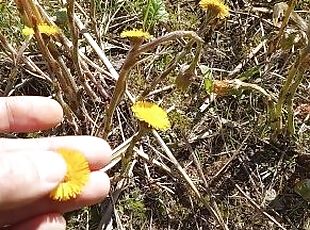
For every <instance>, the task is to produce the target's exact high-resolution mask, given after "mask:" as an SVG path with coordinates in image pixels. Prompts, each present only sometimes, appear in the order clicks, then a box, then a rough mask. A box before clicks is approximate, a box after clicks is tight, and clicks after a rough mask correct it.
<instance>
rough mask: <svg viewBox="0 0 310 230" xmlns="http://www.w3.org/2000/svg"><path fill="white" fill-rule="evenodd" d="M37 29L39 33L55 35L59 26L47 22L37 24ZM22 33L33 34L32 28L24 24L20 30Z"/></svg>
mask: <svg viewBox="0 0 310 230" xmlns="http://www.w3.org/2000/svg"><path fill="white" fill-rule="evenodd" d="M38 29H39V31H40V33H42V34H46V35H49V36H50V35H55V34H58V33H59V28H58V27H56V26H49V25H47V24H40V25H38ZM22 34H23V35H25V36H30V35H33V34H34V29H33V28H31V27H28V26H25V28H24V29H23V30H22Z"/></svg>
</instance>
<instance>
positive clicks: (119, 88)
mask: <svg viewBox="0 0 310 230" xmlns="http://www.w3.org/2000/svg"><path fill="white" fill-rule="evenodd" d="M142 42H143V40H141V41H137V42H135V43H134V44H133V46H132V48H131V50H130V51H129V53H128V55H127V57H126V60H125V62H124V64H123V66H122V69H121V71H120V73H119V78H118V80H117V82H116V85H115V89H114V92H113V96H112V99H111V102H110V106H109V108H108V109H107V114H106V118H105V121H104V130H103V133H102V137H103V138H104V139H106V138H107V137H108V134H109V132H110V130H111V124H112V120H113V114H114V112H115V109H116V106H117V105H118V103H119V102H120V100H121V98H122V97H123V95H124V92H125V90H126V83H127V77H128V73H129V71H130V69H131V67H133V66H134V65H135V64H136V62H137V57H138V55H139V52H137V48H138V47H139V46H140V44H141V43H142Z"/></svg>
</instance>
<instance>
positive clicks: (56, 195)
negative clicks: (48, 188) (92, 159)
mask: <svg viewBox="0 0 310 230" xmlns="http://www.w3.org/2000/svg"><path fill="white" fill-rule="evenodd" d="M57 152H58V153H59V154H60V155H61V156H62V157H63V158H64V160H65V162H66V164H67V174H66V176H65V178H64V179H63V181H62V182H61V183H60V184H59V185H58V186H57V188H55V189H54V190H53V191H52V192H51V193H50V197H51V198H52V199H53V200H58V201H66V200H69V199H71V198H76V197H77V195H79V194H80V193H81V192H82V189H83V188H84V186H85V184H86V183H87V181H88V179H89V175H90V169H89V165H88V162H87V160H86V158H85V156H84V155H83V154H82V153H81V152H79V151H77V150H73V149H67V148H60V149H58V150H57Z"/></svg>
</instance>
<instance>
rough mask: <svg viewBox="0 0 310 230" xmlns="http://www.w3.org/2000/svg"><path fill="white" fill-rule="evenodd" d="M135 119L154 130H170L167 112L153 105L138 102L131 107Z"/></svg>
mask: <svg viewBox="0 0 310 230" xmlns="http://www.w3.org/2000/svg"><path fill="white" fill-rule="evenodd" d="M131 109H132V111H133V113H134V115H135V117H137V118H138V119H139V120H140V121H144V122H146V123H147V124H148V125H150V126H151V127H153V128H154V129H158V130H162V131H165V130H167V129H169V128H170V126H171V125H170V122H169V119H168V115H167V112H166V111H165V110H163V109H162V108H161V107H159V106H158V105H156V104H155V103H151V102H146V101H138V102H136V103H135V104H134V105H133V106H132V107H131Z"/></svg>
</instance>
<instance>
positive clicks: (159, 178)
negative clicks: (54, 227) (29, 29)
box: [0, 0, 310, 229]
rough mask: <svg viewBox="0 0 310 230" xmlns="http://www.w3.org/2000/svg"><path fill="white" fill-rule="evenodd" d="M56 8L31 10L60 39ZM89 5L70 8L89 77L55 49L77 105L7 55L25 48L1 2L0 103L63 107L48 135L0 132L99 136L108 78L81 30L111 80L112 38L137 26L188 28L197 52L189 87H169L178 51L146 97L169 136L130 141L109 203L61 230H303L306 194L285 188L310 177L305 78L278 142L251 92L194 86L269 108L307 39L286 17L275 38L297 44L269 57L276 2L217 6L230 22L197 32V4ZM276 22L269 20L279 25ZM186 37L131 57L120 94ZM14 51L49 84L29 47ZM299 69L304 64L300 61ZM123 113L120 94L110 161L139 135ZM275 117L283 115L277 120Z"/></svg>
mask: <svg viewBox="0 0 310 230" xmlns="http://www.w3.org/2000/svg"><path fill="white" fill-rule="evenodd" d="M41 2H44V1H41ZM60 2H61V1H59V2H57V1H47V2H44V3H45V4H42V6H44V9H45V10H46V11H47V12H48V13H49V15H50V16H51V17H53V18H52V19H53V20H54V21H56V22H57V23H58V26H59V27H60V28H62V30H63V32H64V34H65V35H66V36H67V37H68V38H70V36H71V35H70V32H69V28H68V23H67V19H66V16H64V18H65V19H63V18H62V17H63V14H62V11H61V10H60V9H61V8H63V7H64V6H62V5H61V3H60ZM90 2H91V3H89V2H88V1H78V3H79V5H77V7H76V9H75V12H76V15H77V16H78V17H80V18H81V21H82V22H83V23H84V25H85V26H86V29H85V30H84V31H80V36H79V48H80V49H81V50H82V51H83V52H84V54H85V55H86V56H87V57H88V58H89V59H90V60H91V62H92V64H93V65H91V64H90V62H89V61H87V62H86V63H87V65H88V68H89V70H90V71H91V73H92V76H93V77H94V78H95V80H92V79H91V78H87V79H86V84H85V82H84V81H82V80H81V79H80V78H78V77H77V76H78V74H77V72H76V71H75V70H74V69H73V67H72V62H73V59H72V57H70V54H69V53H68V52H67V51H66V49H65V48H63V47H61V43H57V45H58V48H59V50H60V51H61V52H63V53H61V55H63V58H64V60H65V62H66V65H67V66H68V69H69V70H70V71H71V74H72V76H73V81H75V84H76V85H77V87H78V91H77V92H76V93H77V94H76V95H77V96H78V98H80V99H81V100H80V101H79V103H80V104H79V105H78V108H76V107H74V105H75V104H74V103H73V102H72V101H70V97H69V96H67V95H68V94H66V91H65V90H67V89H64V88H63V85H61V84H60V86H59V84H58V85H57V86H55V85H54V83H53V81H52V82H50V81H48V80H47V79H46V78H45V77H42V76H41V75H40V72H38V71H37V70H30V68H29V66H27V64H25V59H24V58H21V57H20V56H19V55H18V54H17V53H15V54H13V53H14V52H12V50H14V49H15V51H20V50H21V47H22V44H24V43H23V42H24V41H25V37H23V36H22V35H21V33H20V31H21V28H22V27H23V24H22V22H21V21H20V20H18V19H17V18H15V17H14V16H13V15H15V13H16V8H15V5H14V2H13V1H8V3H1V2H0V11H1V12H0V13H1V14H2V15H3V17H2V18H1V19H0V26H1V29H0V30H1V31H2V35H3V37H0V40H1V41H2V42H0V57H1V59H0V69H1V76H0V77H1V81H0V93H1V96H14V95H41V96H49V97H53V98H55V99H57V100H59V101H60V102H61V103H63V105H66V106H69V107H70V106H71V107H70V109H69V110H66V119H65V120H64V121H63V123H62V124H61V125H59V126H58V127H56V128H54V129H52V130H49V131H46V132H40V133H31V134H4V135H3V136H10V137H11V136H12V135H13V136H17V137H23V138H36V137H39V136H51V135H80V134H84V135H96V136H100V137H101V132H100V129H101V128H102V125H103V120H104V116H105V113H106V109H107V107H108V105H109V102H110V100H111V97H112V94H113V90H114V88H115V79H114V78H113V76H111V72H110V73H109V69H107V67H106V66H105V65H104V63H103V61H102V60H101V59H100V58H99V57H98V55H97V54H96V52H95V51H94V49H93V48H92V47H91V46H90V43H89V42H88V41H87V40H86V39H85V37H84V33H87V32H89V33H90V34H91V36H92V37H93V38H94V39H95V41H96V42H97V43H98V44H99V45H100V47H101V48H102V49H103V50H104V51H105V55H106V57H107V58H108V61H109V62H110V63H112V65H113V67H114V68H115V70H116V71H117V72H119V71H120V69H121V67H122V65H123V63H124V61H125V58H126V54H127V53H128V50H129V48H130V43H129V42H128V40H126V39H124V38H121V37H120V33H121V32H122V31H123V30H126V29H131V28H143V29H145V30H148V31H149V32H150V34H151V35H152V36H153V39H155V38H157V37H160V36H163V35H165V34H168V33H169V32H173V31H177V30H186V31H194V32H196V33H197V34H198V35H199V36H200V37H201V38H202V40H203V44H202V52H201V56H200V60H199V63H198V66H197V67H196V71H197V74H195V76H193V79H192V82H191V85H190V87H189V89H187V90H185V91H181V90H179V89H177V88H176V87H175V84H174V82H175V79H176V77H177V76H178V75H179V72H180V69H181V68H182V66H184V65H185V64H189V63H190V62H191V60H192V59H193V55H194V54H195V52H196V51H197V49H198V48H197V46H192V47H191V48H190V49H189V50H188V52H187V53H186V55H185V56H184V57H183V59H181V61H180V62H179V63H178V64H177V65H176V66H175V68H174V69H173V71H171V72H170V73H169V74H168V76H167V77H166V78H165V79H163V80H162V81H161V82H160V84H158V85H157V86H156V88H154V89H152V93H151V94H149V96H148V97H147V99H148V100H150V101H153V102H156V103H158V104H160V105H161V106H162V107H163V108H165V109H167V110H168V111H169V113H168V115H169V119H170V121H171V124H172V127H171V129H169V130H168V131H166V132H162V131H159V132H158V133H157V134H159V138H158V136H156V134H154V132H153V133H152V132H151V131H150V132H148V133H147V134H146V135H144V136H143V137H142V138H141V139H140V140H139V141H138V143H137V144H136V145H135V146H136V150H138V152H137V151H134V152H136V153H135V154H136V155H135V157H134V164H133V165H132V167H131V170H130V173H129V174H130V177H129V178H125V179H124V178H123V179H120V175H119V173H120V171H121V164H120V163H117V164H115V165H114V164H111V165H110V167H109V169H108V170H107V172H108V174H109V176H110V177H111V180H112V188H111V193H110V197H109V198H108V199H107V200H106V201H104V202H103V203H102V204H98V205H94V206H93V207H85V208H84V209H82V210H79V211H75V212H73V213H68V214H66V218H67V221H68V229H96V228H97V227H98V226H101V225H102V223H104V219H105V218H109V213H112V214H111V216H110V217H111V218H112V219H111V222H110V226H109V227H108V228H107V229H109V228H110V229H310V213H309V211H308V209H309V204H308V202H307V200H305V199H304V198H305V196H304V197H302V196H300V195H299V194H298V193H296V183H298V182H299V181H303V180H304V179H307V178H309V165H308V162H309V159H310V158H309V157H308V154H310V150H309V146H310V145H309V144H310V133H309V128H310V126H309V125H310V124H309V114H310V113H309V111H310V109H309V108H310V104H309V103H310V100H309V96H308V95H309V90H310V82H309V72H308V71H307V70H306V71H305V73H304V78H303V80H302V81H301V83H300V84H299V86H298V88H297V92H296V94H295V97H294V104H293V108H294V111H295V112H294V116H295V120H294V122H295V133H294V134H293V135H287V133H286V132H285V126H284V129H282V130H281V132H280V134H278V135H277V136H276V137H275V136H274V135H273V131H272V121H271V120H270V115H269V114H270V113H269V112H270V111H269V109H270V108H269V107H268V100H267V99H266V97H265V96H264V95H262V94H261V93H260V91H257V90H255V89H253V88H251V87H243V88H242V87H241V90H240V89H238V90H237V91H233V92H231V93H228V94H226V93H224V94H223V95H221V94H220V93H218V94H217V95H215V94H214V93H213V92H210V91H209V92H208V90H207V89H206V83H205V78H206V74H205V72H204V70H205V69H208V70H210V72H209V75H208V76H209V77H210V79H211V80H212V81H213V82H214V80H234V79H240V80H242V82H245V83H250V84H253V85H255V86H259V87H260V88H262V89H264V90H266V92H268V94H270V95H272V96H273V97H274V98H275V99H274V100H277V99H278V98H279V94H280V90H281V87H282V85H283V84H284V82H285V79H286V78H287V76H288V72H289V69H290V68H291V66H293V64H294V63H295V62H296V60H297V56H298V54H299V52H301V51H302V48H304V47H305V46H304V43H307V38H306V37H307V36H306V35H305V34H306V31H302V29H301V28H300V26H298V25H300V24H298V22H297V23H296V21H294V20H292V19H291V20H290V21H289V23H288V25H287V27H286V29H285V32H284V34H285V35H287V37H288V36H289V34H292V33H293V34H294V33H295V34H297V35H300V36H301V35H305V37H302V36H301V39H299V40H297V38H296V37H294V38H296V39H295V41H294V42H293V43H292V42H290V41H291V40H289V39H282V40H281V41H280V46H279V47H277V49H274V50H272V48H271V47H272V45H274V43H273V42H274V41H275V38H276V35H277V34H278V33H279V31H280V26H281V22H282V20H283V15H282V16H281V15H276V14H275V13H274V11H275V10H274V9H275V5H276V3H279V2H280V1H268V2H267V1H226V4H227V5H228V6H229V8H230V15H229V16H228V17H226V18H225V19H217V20H215V21H213V22H212V23H210V24H208V25H207V24H206V17H207V16H206V13H205V12H204V11H203V10H202V9H201V8H200V7H199V4H198V3H199V1H189V0H188V1H164V2H162V1H159V0H157V1H155V0H153V1H143V0H137V1H90ZM94 3H96V4H95V5H96V7H95V8H94ZM156 7H157V8H156ZM156 9H157V10H156ZM295 11H296V13H297V14H298V15H299V16H300V17H302V18H303V19H305V21H307V17H308V15H309V3H308V2H307V1H299V3H298V4H297V5H296V6H295ZM146 12H148V13H147V14H146ZM277 16H279V17H277ZM62 19H63V20H62ZM275 19H278V20H279V23H278V25H277V24H275V23H274V22H275ZM283 36H284V35H283ZM4 38H5V40H6V42H7V43H5V42H4ZM188 41H189V39H188V38H178V39H176V40H175V41H174V42H169V43H166V44H164V45H160V46H158V47H157V48H156V49H153V50H151V51H149V52H146V53H143V55H140V56H139V62H138V63H137V64H136V65H135V66H134V67H133V68H132V69H131V72H130V75H129V79H128V81H127V90H128V91H129V92H130V93H131V94H132V95H134V96H138V95H141V93H142V92H143V91H144V90H145V89H147V88H148V87H150V84H151V82H152V81H154V79H155V78H156V77H158V76H159V75H160V74H161V73H162V72H163V71H164V70H165V69H166V68H167V65H168V64H169V63H170V62H171V61H172V60H173V59H174V58H175V57H176V56H177V55H178V54H180V53H181V52H182V51H183V50H184V47H185V46H186V44H187V42H188ZM8 44H10V45H11V46H12V49H11V50H8V48H7V47H8ZM55 44H56V43H55ZM21 52H22V53H23V55H24V56H23V57H29V58H30V59H31V60H32V61H33V62H34V63H35V64H36V66H37V67H38V68H39V69H40V70H41V71H43V73H45V74H46V75H47V76H50V77H51V78H52V79H53V77H54V76H52V75H51V74H49V71H48V65H47V63H46V60H45V59H44V58H43V57H42V55H41V52H40V51H39V49H38V48H37V46H36V42H35V41H34V40H32V41H30V44H29V45H28V46H27V48H26V49H25V50H21ZM94 64H96V65H98V66H99V67H98V66H94ZM303 65H305V68H308V67H309V66H308V65H309V62H305V63H303ZM239 66H240V68H238V67H239ZM71 67H72V69H70V68H71ZM98 84H99V85H101V87H99V86H98ZM211 91H212V90H211ZM210 93H211V95H210ZM59 95H61V96H59ZM131 105H132V102H131V101H130V98H129V97H128V96H124V97H123V99H122V100H121V102H120V104H119V106H118V108H117V110H116V114H115V116H114V118H113V125H112V127H113V129H112V132H111V133H110V134H109V136H108V138H107V140H108V142H109V143H110V144H111V146H112V148H113V149H114V150H115V151H114V154H115V155H114V157H115V159H119V157H118V156H119V155H120V154H121V153H122V149H121V148H120V146H122V145H123V144H124V143H126V140H128V139H129V138H130V137H131V136H132V135H134V134H135V133H136V132H137V130H138V128H139V126H138V122H137V120H136V119H135V118H134V116H133V114H132V112H131ZM73 108H75V109H76V110H74V109H73ZM286 109H287V108H283V119H284V121H285V119H286V118H285V117H286V114H287V110H286ZM81 110H82V111H83V113H81ZM81 114H83V115H81ZM85 114H87V116H85ZM160 141H162V142H163V143H164V144H162V143H161V142H160ZM167 147H168V149H169V150H170V151H171V152H170V153H171V154H172V156H170V155H169V150H168V155H167V150H166V149H165V148H167ZM119 148H120V149H121V150H118V149H119ZM123 152H124V151H123ZM139 152H140V154H139ZM146 158H148V159H146ZM180 168H181V169H180ZM182 173H183V174H182ZM184 174H185V175H187V176H188V178H187V179H186V176H184ZM121 181H123V182H124V181H125V182H124V183H125V186H123V187H122V188H121V189H120V187H119V186H120V182H121ZM191 183H192V185H191ZM294 188H295V189H294ZM195 189H196V190H195ZM111 202H112V203H113V205H112V206H111ZM110 211H111V212H110ZM106 222H109V221H106Z"/></svg>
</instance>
